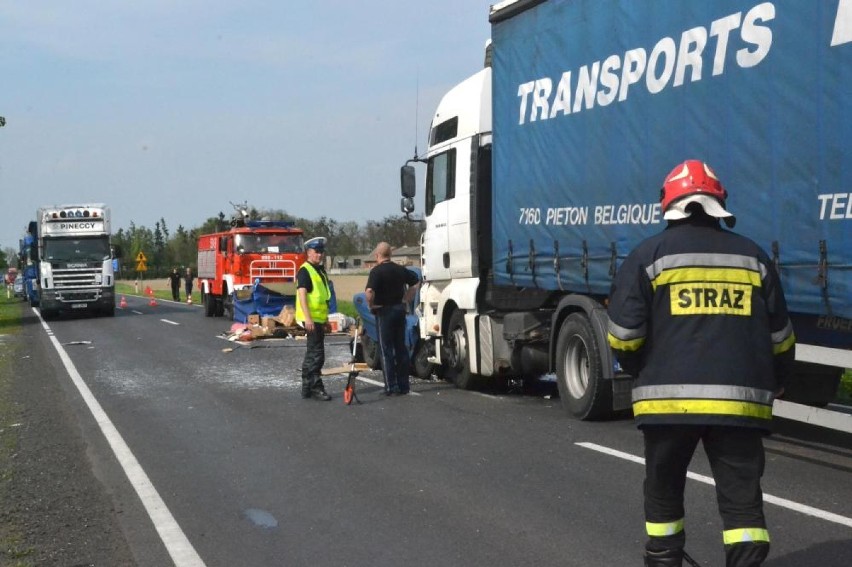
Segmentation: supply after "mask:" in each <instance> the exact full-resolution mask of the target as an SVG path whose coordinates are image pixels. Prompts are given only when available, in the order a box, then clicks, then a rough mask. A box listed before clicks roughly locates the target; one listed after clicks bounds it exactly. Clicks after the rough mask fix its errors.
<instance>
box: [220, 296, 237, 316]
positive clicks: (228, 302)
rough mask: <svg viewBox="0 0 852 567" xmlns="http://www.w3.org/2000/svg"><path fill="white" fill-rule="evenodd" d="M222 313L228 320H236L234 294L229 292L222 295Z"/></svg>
mask: <svg viewBox="0 0 852 567" xmlns="http://www.w3.org/2000/svg"><path fill="white" fill-rule="evenodd" d="M222 315H224V316H225V317H226V318H227V319H228V321H233V320H234V294H233V293H229V294H226V295H224V296H223V297H222Z"/></svg>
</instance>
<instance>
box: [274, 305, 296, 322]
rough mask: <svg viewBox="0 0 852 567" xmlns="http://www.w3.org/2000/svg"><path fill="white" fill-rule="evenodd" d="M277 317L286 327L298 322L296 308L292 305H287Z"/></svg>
mask: <svg viewBox="0 0 852 567" xmlns="http://www.w3.org/2000/svg"><path fill="white" fill-rule="evenodd" d="M277 319H278V322H279V323H281V324H282V325H284V326H285V327H292V326H293V325H295V324H296V310H295V309H294V308H293V306H292V305H285V306H284V309H282V310H281V313H279V314H278V317H277Z"/></svg>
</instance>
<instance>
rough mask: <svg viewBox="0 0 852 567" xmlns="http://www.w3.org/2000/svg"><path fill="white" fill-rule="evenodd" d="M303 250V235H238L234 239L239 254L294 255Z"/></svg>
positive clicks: (235, 248)
mask: <svg viewBox="0 0 852 567" xmlns="http://www.w3.org/2000/svg"><path fill="white" fill-rule="evenodd" d="M302 248H303V242H302V235H301V234H238V235H237V236H236V237H235V238H234V250H236V251H237V254H284V253H291V254H292V253H298V252H301V251H302Z"/></svg>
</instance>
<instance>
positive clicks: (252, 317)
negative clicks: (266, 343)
mask: <svg viewBox="0 0 852 567" xmlns="http://www.w3.org/2000/svg"><path fill="white" fill-rule="evenodd" d="M247 323H248V324H249V325H260V313H249V316H248V321H247Z"/></svg>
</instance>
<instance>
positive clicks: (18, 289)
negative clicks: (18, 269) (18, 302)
mask: <svg viewBox="0 0 852 567" xmlns="http://www.w3.org/2000/svg"><path fill="white" fill-rule="evenodd" d="M12 292H13V293H14V294H15V297H26V294H25V293H24V278H23V276H21V274H18V275H17V276H15V281H14V283H12Z"/></svg>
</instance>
